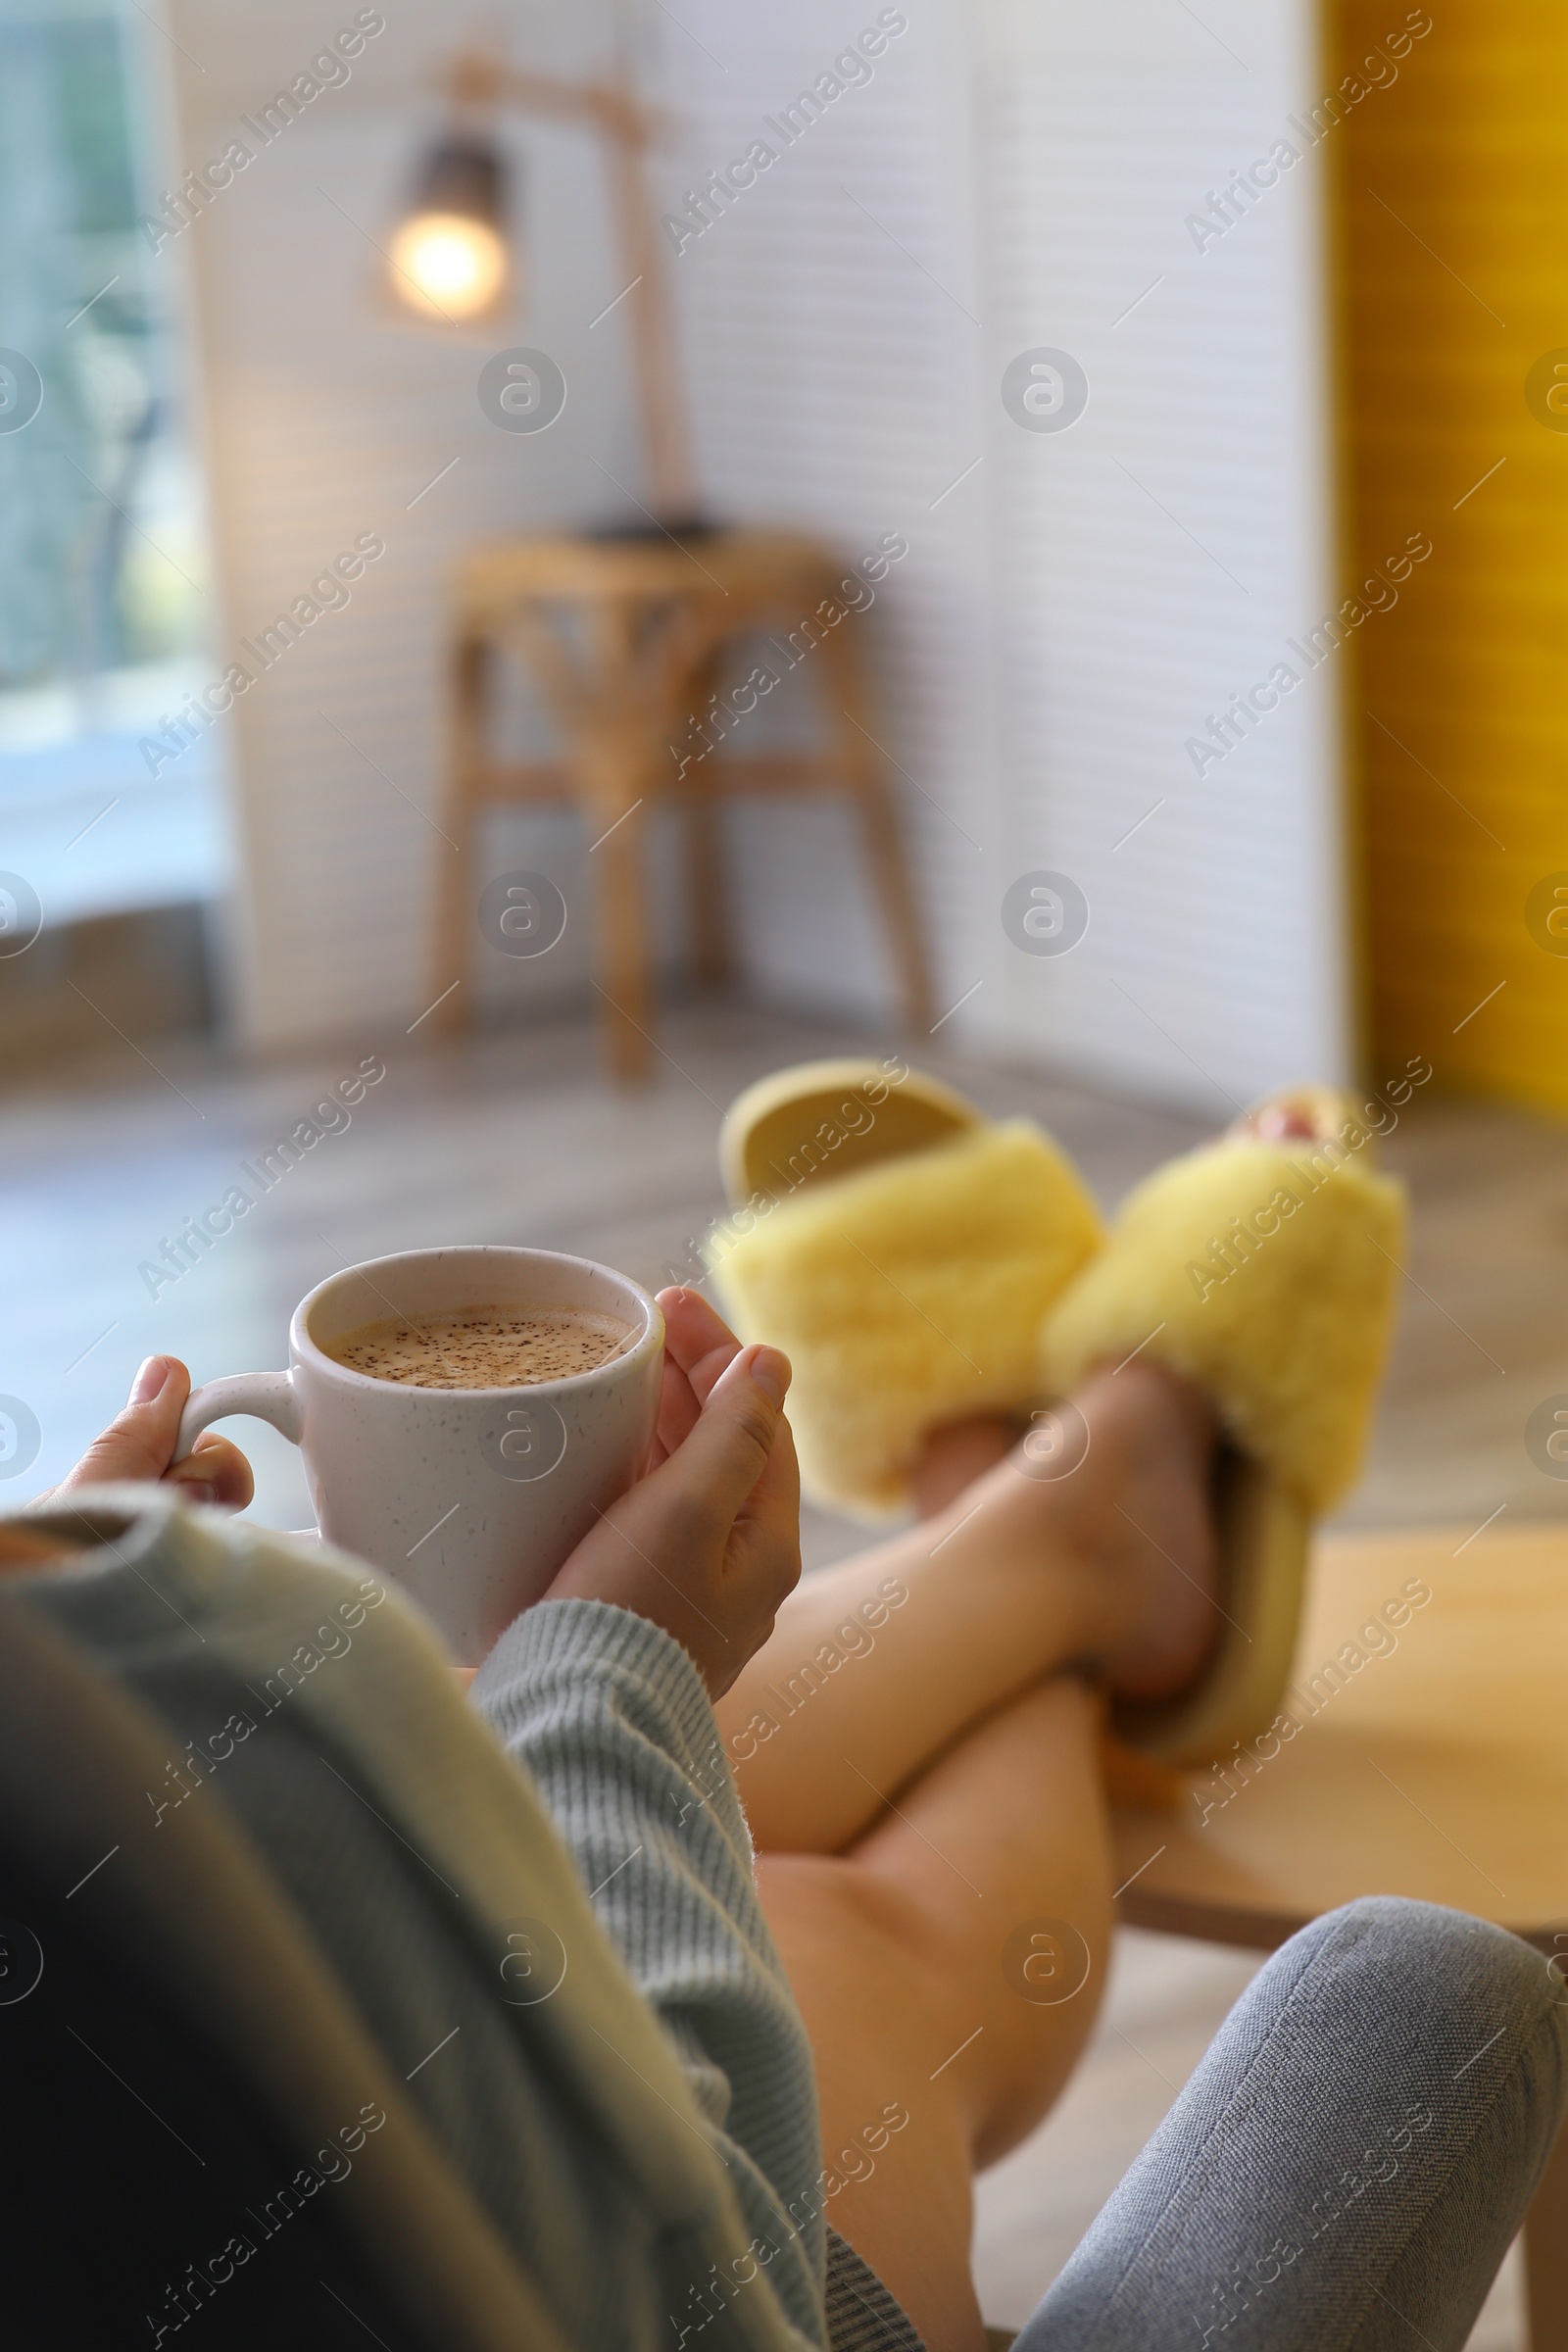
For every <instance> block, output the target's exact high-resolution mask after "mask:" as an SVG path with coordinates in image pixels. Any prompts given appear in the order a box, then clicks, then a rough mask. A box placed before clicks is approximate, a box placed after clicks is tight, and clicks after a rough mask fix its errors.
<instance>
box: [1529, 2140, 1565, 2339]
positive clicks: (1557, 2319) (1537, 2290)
mask: <svg viewBox="0 0 1568 2352" xmlns="http://www.w3.org/2000/svg"><path fill="white" fill-rule="evenodd" d="M1524 2238H1525V2244H1524V2255H1525V2307H1526V2309H1527V2311H1528V2312H1529V2315H1530V2319H1529V2341H1530V2352H1568V2129H1565V2130H1563V2131H1559V2132H1558V2134H1557V2144H1556V2146H1555V2147H1554V2148H1553V2150H1552V2152H1551V2154H1550V2156H1549V2157H1548V2158H1547V2160H1546V2169H1545V2171H1544V2173H1543V2175H1542V2177H1541V2186H1540V2187H1539V2188H1538V2189H1537V2190H1536V2193H1535V2196H1534V2198H1533V2199H1532V2201H1531V2206H1530V2211H1529V2212H1528V2213H1527V2214H1526V2216H1525V2230H1524Z"/></svg>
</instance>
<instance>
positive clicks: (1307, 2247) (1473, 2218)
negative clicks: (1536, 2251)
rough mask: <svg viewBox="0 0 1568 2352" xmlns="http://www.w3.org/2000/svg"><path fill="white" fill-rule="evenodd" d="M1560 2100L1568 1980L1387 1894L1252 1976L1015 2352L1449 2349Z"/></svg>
mask: <svg viewBox="0 0 1568 2352" xmlns="http://www.w3.org/2000/svg"><path fill="white" fill-rule="evenodd" d="M1565 2095H1568V1986H1565V1985H1564V1984H1563V1981H1562V1979H1561V1978H1560V1977H1559V1976H1558V1975H1556V1974H1555V1972H1554V1971H1551V1970H1548V1968H1547V1965H1546V1963H1545V1962H1544V1960H1543V1959H1542V1957H1541V1955H1540V1954H1539V1953H1538V1952H1534V1951H1532V1950H1531V1949H1530V1947H1529V1945H1528V1944H1525V1943H1521V1942H1520V1941H1519V1940H1518V1938H1517V1937H1516V1936H1508V1935H1505V1934H1503V1932H1502V1931H1501V1930H1500V1929H1498V1928H1492V1927H1488V1926H1487V1925H1486V1924H1485V1922H1483V1921H1481V1920H1476V1919H1470V1918H1467V1917H1466V1916H1465V1915H1464V1914H1463V1913H1461V1912H1457V1911H1443V1910H1439V1909H1437V1908H1436V1907H1434V1906H1433V1905H1431V1904H1429V1903H1412V1902H1405V1901H1401V1900H1397V1899H1396V1898H1394V1897H1392V1896H1378V1897H1371V1898H1368V1899H1366V1900H1364V1901H1361V1902H1356V1903H1351V1904H1348V1906H1347V1907H1346V1908H1345V1909H1344V1910H1342V1911H1333V1912H1330V1913H1329V1914H1328V1915H1327V1916H1326V1917H1325V1918H1323V1919H1320V1920H1317V1921H1315V1922H1314V1924H1313V1925H1312V1926H1311V1927H1309V1928H1306V1929H1304V1930H1303V1931H1302V1932H1301V1933H1300V1934H1299V1936H1293V1937H1292V1939H1291V1941H1290V1942H1289V1943H1288V1944H1286V1945H1285V1947H1284V1949H1283V1950H1281V1951H1279V1952H1276V1953H1275V1955H1274V1957H1273V1958H1272V1959H1271V1960H1270V1961H1269V1963H1268V1965H1267V1967H1265V1968H1264V1969H1263V1970H1262V1971H1261V1972H1260V1974H1259V1975H1258V1976H1257V1977H1256V1978H1255V1979H1254V1980H1253V1982H1252V1984H1251V1985H1250V1986H1249V1987H1248V1989H1247V1991H1246V1992H1245V1993H1244V1994H1243V1996H1242V1998H1241V1999H1240V2000H1239V2001H1238V2002H1237V2004H1236V2006H1235V2008H1234V2009H1233V2010H1232V2011H1231V2014H1230V2016H1229V2017H1228V2018H1227V2019H1226V2021H1225V2024H1224V2026H1223V2027H1222V2028H1221V2030H1220V2032H1219V2034H1217V2035H1216V2036H1215V2039H1214V2041H1213V2043H1212V2045H1211V2047H1210V2048H1209V2050H1208V2052H1207V2053H1206V2055H1205V2057H1204V2058H1203V2061H1202V2063H1201V2066H1200V2067H1199V2069H1198V2071H1197V2073H1196V2074H1195V2075H1194V2076H1193V2078H1192V2081H1191V2082H1189V2083H1188V2085H1187V2087H1186V2089H1185V2090H1184V2091H1183V2092H1182V2094H1181V2096H1180V2098H1179V2099H1178V2100H1177V2102H1176V2104H1175V2106H1174V2107H1173V2108H1172V2110H1171V2112H1170V2114H1169V2115H1168V2116H1167V2118H1166V2119H1165V2122H1164V2123H1163V2124H1162V2125H1161V2126H1160V2128H1159V2130H1158V2131H1156V2132H1155V2133H1154V2135H1153V2137H1152V2139H1151V2141H1150V2142H1149V2145H1148V2146H1147V2148H1145V2150H1144V2152H1143V2154H1142V2155H1141V2156H1140V2157H1139V2159H1138V2161H1137V2163H1136V2164H1135V2165H1134V2166H1133V2168H1132V2170H1131V2171H1130V2172H1129V2173H1128V2175H1127V2177H1126V2179H1125V2180H1123V2181H1122V2183H1121V2185H1120V2187H1119V2188H1118V2189H1117V2190H1116V2192H1115V2194H1114V2195H1113V2196H1112V2197H1111V2199H1110V2201H1109V2203H1108V2204H1107V2205H1106V2206H1105V2207H1104V2209H1103V2212H1102V2213H1101V2214H1100V2216H1099V2218H1098V2220H1097V2221H1096V2222H1095V2223H1094V2225H1093V2227H1092V2228H1091V2229H1090V2230H1089V2232H1088V2234H1087V2235H1086V2236H1085V2238H1084V2239H1083V2241H1082V2243H1081V2244H1080V2245H1079V2246H1078V2248H1077V2250H1076V2251H1075V2253H1074V2254H1073V2256H1072V2259H1071V2260H1070V2261H1069V2263H1068V2264H1067V2267H1066V2269H1065V2270H1064V2271H1063V2272H1062V2274H1061V2277H1060V2278H1058V2279H1057V2280H1056V2283H1055V2285H1054V2287H1053V2288H1052V2289H1051V2292H1050V2293H1049V2294H1048V2295H1047V2296H1046V2299H1045V2301H1044V2302H1043V2303H1042V2304H1041V2305H1040V2308H1039V2309H1038V2310H1037V2311H1036V2312H1035V2314H1034V2316H1033V2318H1032V2319H1031V2320H1030V2321H1029V2322H1028V2324H1027V2326H1026V2327H1024V2328H1023V2330H1022V2332H1021V2333H1020V2335H1019V2336H1018V2339H1017V2346H1016V2352H1177V2348H1178V2347H1179V2348H1180V2352H1215V2348H1216V2347H1221V2346H1222V2347H1224V2352H1250V2348H1251V2347H1261V2346H1267V2347H1268V2352H1296V2347H1300V2348H1301V2352H1307V2348H1308V2347H1309V2348H1310V2352H1420V2347H1421V2346H1422V2345H1423V2344H1425V2345H1426V2346H1428V2347H1429V2352H1459V2347H1460V2346H1462V2345H1463V2343H1464V2341H1465V2339H1466V2337H1467V2336H1468V2335H1469V2333H1470V2329H1471V2327H1472V2325H1473V2324H1474V2321H1475V2316H1476V2313H1477V2312H1478V2311H1479V2310H1480V2308H1481V2305H1482V2303H1483V2302H1484V2301H1485V2299H1486V2294H1487V2289H1488V2287H1489V2286H1490V2285H1491V2283H1492V2280H1493V2278H1494V2277H1495V2274H1496V2271H1497V2267H1498V2265H1499V2263H1500V2262H1501V2260H1502V2258H1503V2255H1504V2254H1505V2253H1506V2252H1507V2249H1508V2245H1509V2241H1510V2240H1511V2239H1512V2237H1513V2235H1514V2232H1515V2231H1516V2230H1517V2229H1518V2227H1519V2225H1520V2222H1521V2221H1522V2220H1523V2218H1524V2213H1525V2209H1526V2207H1527V2206H1528V2204H1529V2202H1530V2198H1531V2196H1532V2194H1533V2192H1534V2190H1535V2186H1536V2183H1537V2181H1538V2180H1539V2179H1540V2177H1541V2173H1542V2170H1543V2168H1544V2164H1545V2162H1546V2158H1547V2156H1548V2155H1549V2153H1550V2151H1551V2145H1552V2139H1553V2136H1554V2134H1555V2132H1556V2130H1557V2124H1558V2120H1559V2117H1560V2116H1561V2113H1562V2110H1563V2105H1564V2099H1565Z"/></svg>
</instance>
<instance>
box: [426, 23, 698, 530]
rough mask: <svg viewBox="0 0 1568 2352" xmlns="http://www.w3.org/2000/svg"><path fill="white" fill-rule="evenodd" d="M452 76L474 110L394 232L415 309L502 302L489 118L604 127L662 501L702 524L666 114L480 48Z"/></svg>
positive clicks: (434, 157) (453, 314)
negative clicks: (670, 237)
mask: <svg viewBox="0 0 1568 2352" xmlns="http://www.w3.org/2000/svg"><path fill="white" fill-rule="evenodd" d="M446 85H447V91H448V95H449V96H450V98H451V101H452V104H453V108H454V110H455V112H456V113H457V114H458V116H459V118H460V120H462V119H463V118H467V120H466V123H465V126H464V127H463V128H461V129H455V130H453V131H451V132H449V133H448V134H447V135H446V136H444V137H443V138H442V139H440V140H439V141H438V142H437V143H436V144H435V145H434V146H433V147H432V148H431V149H430V151H429V153H428V154H427V156H426V157H425V159H424V161H423V164H422V166H421V169H420V171H419V173H418V175H417V182H416V187H415V192H414V199H413V202H412V204H411V206H410V208H409V212H408V215H407V217H406V218H405V220H404V221H403V222H402V223H401V225H400V226H399V228H398V230H397V233H396V236H395V237H394V239H393V244H392V254H391V260H392V282H393V285H394V287H395V288H396V290H397V292H398V293H399V295H400V296H401V297H402V299H403V300H404V301H405V302H406V303H407V304H408V305H409V306H410V307H411V308H412V309H415V310H417V311H418V312H419V313H420V314H421V315H422V316H424V317H426V318H444V319H447V320H448V322H449V323H452V324H457V323H459V322H460V321H461V320H465V319H480V318H483V317H484V316H485V315H486V314H487V313H488V312H490V311H492V310H493V309H494V308H495V307H496V305H497V302H498V300H499V297H500V295H501V292H502V289H503V287H504V285H505V283H506V278H507V274H508V253H507V236H506V228H507V223H506V218H505V212H506V207H505V188H506V170H505V164H504V162H503V159H502V156H501V154H500V152H499V150H498V148H497V146H496V143H495V140H494V139H493V137H492V136H491V135H490V134H489V131H488V129H487V127H486V125H485V122H484V118H485V117H486V116H490V115H493V114H495V113H496V112H497V111H498V110H499V109H501V108H502V107H509V108H513V109H515V111H516V112H518V113H521V114H530V115H538V116H542V117H545V118H548V119H550V120H553V121H555V122H565V123H580V124H582V125H583V126H584V127H585V128H586V129H588V130H591V131H594V132H597V134H598V135H599V137H600V139H601V140H602V141H603V143H604V150H605V155H606V160H607V162H608V165H609V169H610V207H611V216H612V219H613V222H614V226H615V233H616V238H617V242H618V245H619V250H620V258H621V269H622V273H623V279H624V283H623V289H622V293H621V294H620V295H619V296H618V297H617V300H620V301H624V302H625V304H626V306H627V310H628V314H629V320H630V326H631V340H632V353H633V365H634V368H635V372H636V380H637V402H638V411H639V415H640V417H641V420H642V433H643V442H644V447H645V452H646V458H647V466H648V481H649V486H650V493H651V501H652V505H653V509H654V513H655V515H656V516H657V517H659V519H660V520H661V521H662V523H665V524H668V523H670V522H677V523H687V524H688V525H690V524H692V523H693V521H694V517H695V512H696V488H695V482H694V479H693V472H692V458H691V438H690V434H689V431H688V428H687V419H686V412H685V403H684V401H683V398H682V394H681V387H680V370H679V365H678V359H677V353H676V345H675V331H674V318H673V314H672V309H671V304H670V296H669V285H668V281H667V279H666V277H665V274H664V266H663V256H662V252H661V250H660V244H659V235H658V230H657V227H656V225H655V221H654V212H653V204H652V199H651V196H650V192H649V186H648V171H647V155H648V149H649V147H650V146H651V145H652V143H653V140H654V138H655V136H656V134H657V131H658V129H659V127H660V118H659V117H658V116H657V115H656V114H655V112H654V110H653V109H652V108H650V107H647V106H645V105H644V104H643V103H642V102H641V100H640V99H638V98H636V97H635V96H634V95H633V94H632V92H631V90H630V88H629V86H628V85H627V84H626V82H625V81H624V80H623V79H617V80H615V81H613V82H609V81H564V80H561V79H559V78H558V77H557V76H555V75H553V74H548V73H528V72H525V71H523V70H521V69H519V68H517V67H514V66H509V65H507V64H505V63H504V62H503V61H502V60H501V59H499V58H495V57H490V56H487V55H485V54H484V53H482V52H480V51H463V52H461V53H460V54H459V55H458V56H456V57H455V58H454V59H453V60H452V63H451V65H450V66H449V67H448V69H447V75H446Z"/></svg>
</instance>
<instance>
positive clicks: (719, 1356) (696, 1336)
mask: <svg viewBox="0 0 1568 2352" xmlns="http://www.w3.org/2000/svg"><path fill="white" fill-rule="evenodd" d="M659 1303H660V1305H661V1306H662V1309H663V1312H664V1346H665V1348H666V1349H667V1350H668V1352H669V1354H670V1355H672V1356H673V1357H674V1359H675V1361H676V1363H677V1364H679V1366H680V1368H681V1370H682V1371H683V1372H684V1373H685V1375H686V1377H687V1379H688V1380H689V1381H690V1383H691V1386H692V1394H693V1395H694V1397H696V1399H697V1402H698V1404H699V1405H702V1404H704V1403H706V1402H707V1400H708V1397H709V1395H710V1393H711V1389H712V1387H713V1384H714V1382H715V1381H716V1380H718V1379H719V1377H720V1376H721V1374H723V1373H724V1372H725V1371H727V1370H728V1368H729V1366H730V1365H731V1364H732V1363H733V1362H734V1361H735V1358H736V1357H737V1356H738V1355H739V1353H740V1351H741V1344H740V1342H739V1340H738V1339H737V1338H736V1337H735V1334H734V1333H733V1332H732V1331H731V1330H730V1327H729V1325H728V1324H727V1323H726V1322H725V1321H724V1319H723V1317H722V1315H720V1314H718V1313H716V1312H715V1310H714V1309H713V1308H712V1307H711V1306H710V1305H709V1303H708V1300H707V1299H705V1298H703V1296H702V1295H701V1293H700V1292H698V1291H688V1290H674V1291H661V1292H660V1294H659Z"/></svg>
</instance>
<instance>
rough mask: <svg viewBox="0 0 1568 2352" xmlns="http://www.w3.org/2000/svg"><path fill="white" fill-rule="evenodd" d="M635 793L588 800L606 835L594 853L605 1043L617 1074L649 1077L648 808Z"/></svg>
mask: <svg viewBox="0 0 1568 2352" xmlns="http://www.w3.org/2000/svg"><path fill="white" fill-rule="evenodd" d="M635 799H636V794H635V792H631V793H628V794H626V795H625V796H624V797H622V796H620V795H618V794H617V795H616V796H614V798H613V799H609V800H607V799H606V798H604V797H600V796H595V797H594V798H593V799H592V800H590V801H589V804H588V806H589V808H590V809H594V810H597V811H598V813H597V814H596V816H595V819H594V821H595V823H596V825H597V826H598V828H599V830H600V832H601V834H602V835H603V838H602V839H601V840H600V841H599V843H598V845H597V846H596V848H595V849H594V850H593V852H592V853H591V856H592V861H593V864H594V866H595V868H596V869H597V871H596V874H595V897H596V900H597V904H598V914H599V956H598V961H599V969H600V972H601V974H602V975H603V976H602V978H601V980H600V981H599V983H598V987H599V993H600V997H601V999H602V1000H603V1009H604V1014H605V1045H606V1050H607V1052H608V1054H609V1059H610V1067H611V1070H612V1072H613V1075H614V1076H615V1077H616V1078H624V1079H640V1078H646V1077H647V1076H648V1073H649V1067H650V1063H651V1060H652V1056H653V1039H652V1038H651V1037H650V1035H649V1027H648V1025H649V1022H650V1020H651V1018H652V1016H653V1003H652V994H653V992H652V988H651V986H650V979H649V937H648V898H647V891H646V889H645V887H644V870H643V861H644V830H643V820H644V816H645V814H646V809H633V807H632V804H633V802H634V801H635ZM617 810H618V811H619V821H618V823H617V822H616V811H617ZM628 810H630V813H629V814H628V813H627V811H628ZM608 827H613V831H611V830H607V828H608Z"/></svg>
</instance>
